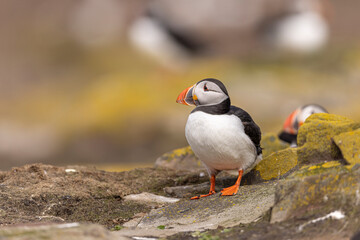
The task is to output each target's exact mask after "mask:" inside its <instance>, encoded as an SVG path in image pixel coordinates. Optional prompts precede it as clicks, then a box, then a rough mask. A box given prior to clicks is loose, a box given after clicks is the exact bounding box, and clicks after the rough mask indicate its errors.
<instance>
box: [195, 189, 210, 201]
mask: <svg viewBox="0 0 360 240" xmlns="http://www.w3.org/2000/svg"><path fill="white" fill-rule="evenodd" d="M213 194H215V191H210V192H209V194H205V195H200V196H195V197H192V198H190V200H195V199H200V198H203V197H208V196H210V195H213Z"/></svg>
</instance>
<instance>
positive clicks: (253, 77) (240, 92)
mask: <svg viewBox="0 0 360 240" xmlns="http://www.w3.org/2000/svg"><path fill="white" fill-rule="evenodd" d="M358 9H360V2H359V1H356V0H346V1H335V0H333V1H330V0H329V1H326V0H325V1H320V0H319V1H318V0H221V1H220V0H196V1H192V0H177V1H166V0H152V1H151V0H148V1H145V0H137V1H134V0H102V1H98V0H78V1H70V0H62V1H56V0H27V1H21V0H11V1H9V0H7V1H6V0H4V1H0V36H1V37H0V53H1V54H0V169H1V170H7V169H10V168H11V167H14V166H20V165H23V164H26V163H33V162H42V163H46V164H54V165H66V164H89V165H96V166H98V167H100V168H104V169H112V170H126V169H129V168H133V167H137V166H149V165H152V164H153V163H154V161H155V159H156V158H157V157H158V156H160V155H162V154H163V153H164V152H167V151H169V150H172V149H174V148H179V147H183V146H185V145H187V143H186V139H185V136H184V127H185V123H186V119H187V117H188V114H189V112H190V111H191V110H192V108H190V107H186V106H183V105H179V104H176V103H175V100H176V98H177V96H178V94H179V93H180V92H181V91H182V90H183V89H185V88H186V87H188V86H190V85H192V84H194V83H196V82H197V81H199V80H201V79H203V78H207V77H213V78H218V79H220V80H222V81H223V82H224V83H225V85H226V86H227V89H228V91H229V94H230V96H231V99H232V103H233V104H234V105H237V106H239V107H242V108H243V109H245V110H246V111H248V112H249V113H250V114H251V115H252V116H253V118H254V119H255V121H256V122H257V123H258V124H259V126H260V127H261V129H262V131H263V132H279V131H280V130H281V127H282V124H283V122H284V120H285V118H286V117H287V116H288V114H290V113H291V112H292V111H293V110H294V109H295V108H297V107H298V106H300V105H303V104H306V103H318V104H320V105H322V106H324V107H325V108H327V110H328V111H329V112H330V113H335V114H340V115H344V116H346V117H349V118H351V119H353V120H358V121H359V120H360V107H359V103H360V94H359V89H360V42H359V40H360V28H359V26H358V25H359V22H360V15H359V14H358Z"/></svg>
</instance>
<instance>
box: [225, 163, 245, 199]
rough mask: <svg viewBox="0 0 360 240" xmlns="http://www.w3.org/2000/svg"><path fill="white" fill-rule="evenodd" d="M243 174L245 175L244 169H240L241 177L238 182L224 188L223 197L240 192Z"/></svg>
mask: <svg viewBox="0 0 360 240" xmlns="http://www.w3.org/2000/svg"><path fill="white" fill-rule="evenodd" d="M243 173H244V171H243V170H242V169H240V170H239V177H238V179H237V180H236V183H235V184H234V185H233V186H231V187H228V188H224V189H223V190H221V196H232V195H235V194H236V193H237V192H238V190H239V186H240V182H241V178H242V175H243Z"/></svg>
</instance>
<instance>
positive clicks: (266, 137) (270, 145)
mask: <svg viewBox="0 0 360 240" xmlns="http://www.w3.org/2000/svg"><path fill="white" fill-rule="evenodd" d="M289 146H290V144H288V143H286V142H284V141H281V140H280V139H279V138H278V136H277V134H275V133H265V134H263V135H262V137H261V147H262V148H263V157H264V158H266V157H267V156H269V155H270V154H272V153H274V152H277V151H280V150H283V149H285V148H288V147H289Z"/></svg>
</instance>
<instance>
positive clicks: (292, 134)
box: [278, 104, 328, 147]
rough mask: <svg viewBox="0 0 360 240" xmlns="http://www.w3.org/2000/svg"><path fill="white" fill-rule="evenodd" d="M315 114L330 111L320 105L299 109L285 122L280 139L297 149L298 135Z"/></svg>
mask: <svg viewBox="0 0 360 240" xmlns="http://www.w3.org/2000/svg"><path fill="white" fill-rule="evenodd" d="M314 113H328V111H327V110H326V109H325V108H324V107H322V106H320V105H318V104H307V105H304V106H301V107H298V108H297V109H295V111H293V112H292V113H291V114H290V115H289V116H288V117H287V118H286V120H285V122H284V124H283V128H282V130H281V132H280V133H279V135H278V137H279V139H281V140H282V141H284V142H287V143H290V146H291V147H297V134H298V131H299V128H300V127H301V125H303V124H304V122H305V120H306V119H307V118H308V117H310V115H312V114H314Z"/></svg>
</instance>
